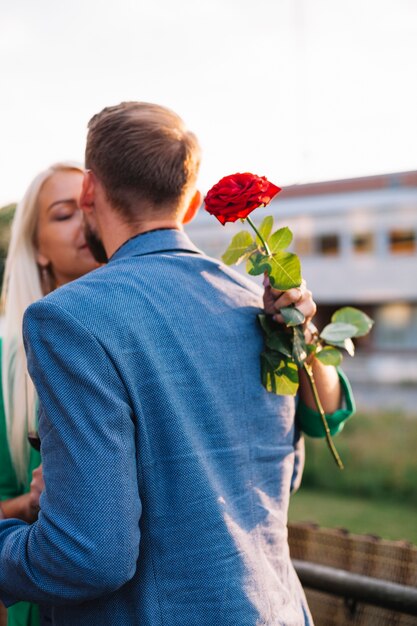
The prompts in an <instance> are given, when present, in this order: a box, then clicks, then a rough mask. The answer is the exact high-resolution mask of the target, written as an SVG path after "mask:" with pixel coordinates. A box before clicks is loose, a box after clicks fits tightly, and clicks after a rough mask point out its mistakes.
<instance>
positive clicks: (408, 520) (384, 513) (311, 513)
mask: <svg viewBox="0 0 417 626" xmlns="http://www.w3.org/2000/svg"><path fill="white" fill-rule="evenodd" d="M289 520H290V522H315V523H317V524H319V525H320V526H322V527H323V528H345V529H347V530H349V531H350V532H352V533H357V534H361V535H377V536H378V537H382V538H383V539H391V540H400V539H401V540H406V541H410V542H412V543H414V544H417V507H414V506H410V505H407V504H401V503H400V502H394V501H383V500H380V499H370V498H367V499H366V498H359V497H347V496H346V495H344V496H342V495H338V494H333V493H322V492H320V491H314V490H309V489H304V488H303V487H302V486H301V488H300V491H299V492H297V493H296V494H294V495H293V496H292V498H291V503H290V513H289Z"/></svg>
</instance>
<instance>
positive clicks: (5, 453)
mask: <svg viewBox="0 0 417 626" xmlns="http://www.w3.org/2000/svg"><path fill="white" fill-rule="evenodd" d="M0 376H1V339H0ZM0 380H1V379H0ZM21 493H22V490H21V489H20V488H19V483H18V481H17V477H16V473H15V471H14V468H13V463H12V459H11V456H10V450H9V445H8V442H7V435H6V414H5V411H4V399H3V385H1V384H0V500H7V499H8V498H14V497H15V496H19V495H20V494H21Z"/></svg>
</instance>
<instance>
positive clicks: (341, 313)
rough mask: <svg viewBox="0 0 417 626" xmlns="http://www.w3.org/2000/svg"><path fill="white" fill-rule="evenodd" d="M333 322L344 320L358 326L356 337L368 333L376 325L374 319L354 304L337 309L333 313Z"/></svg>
mask: <svg viewBox="0 0 417 626" xmlns="http://www.w3.org/2000/svg"><path fill="white" fill-rule="evenodd" d="M332 322H343V323H345V324H352V326H356V329H357V331H356V333H355V335H354V337H363V336H364V335H367V334H368V333H369V331H370V330H371V328H372V326H373V325H374V320H372V319H371V318H370V317H368V316H367V315H366V313H363V311H360V310H359V309H356V308H355V307H353V306H345V307H342V308H341V309H338V310H337V311H335V312H334V313H333V315H332Z"/></svg>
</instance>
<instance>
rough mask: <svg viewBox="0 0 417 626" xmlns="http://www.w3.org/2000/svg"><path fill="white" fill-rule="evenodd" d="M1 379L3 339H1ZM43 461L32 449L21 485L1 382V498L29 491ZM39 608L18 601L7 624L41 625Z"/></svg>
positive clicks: (10, 609) (10, 611) (12, 607)
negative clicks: (34, 475)
mask: <svg viewBox="0 0 417 626" xmlns="http://www.w3.org/2000/svg"><path fill="white" fill-rule="evenodd" d="M0 380H1V339H0ZM40 463H41V456H40V454H39V452H37V451H36V450H34V449H33V448H31V449H30V459H29V467H28V474H27V481H26V484H25V485H24V486H22V485H20V484H19V482H18V480H17V477H16V473H15V471H14V468H13V464H12V460H11V456H10V450H9V446H8V444H7V436H6V416H5V413H4V401H3V390H2V386H1V384H0V500H8V499H9V498H15V497H17V496H21V495H22V494H23V493H27V492H28V491H29V486H30V482H31V480H32V472H33V470H34V469H35V468H36V467H38V466H39V465H40ZM39 625H40V619H39V609H38V607H37V606H36V605H35V604H31V603H30V602H17V604H14V605H13V606H11V607H10V608H9V609H8V610H7V626H39Z"/></svg>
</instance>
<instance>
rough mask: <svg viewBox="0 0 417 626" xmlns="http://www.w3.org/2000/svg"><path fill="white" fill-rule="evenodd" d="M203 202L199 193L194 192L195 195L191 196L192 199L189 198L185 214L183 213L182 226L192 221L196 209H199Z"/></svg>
mask: <svg viewBox="0 0 417 626" xmlns="http://www.w3.org/2000/svg"><path fill="white" fill-rule="evenodd" d="M202 202H203V195H202V193H201V192H200V191H196V192H195V194H194V195H193V197H192V198H191V201H190V203H189V205H188V208H187V210H186V212H185V213H184V216H183V218H182V223H183V224H188V222H191V220H192V219H194V217H195V216H196V213H197V211H198V209H199V208H200V206H201V204H202Z"/></svg>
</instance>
